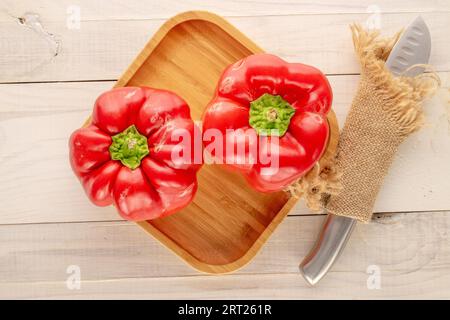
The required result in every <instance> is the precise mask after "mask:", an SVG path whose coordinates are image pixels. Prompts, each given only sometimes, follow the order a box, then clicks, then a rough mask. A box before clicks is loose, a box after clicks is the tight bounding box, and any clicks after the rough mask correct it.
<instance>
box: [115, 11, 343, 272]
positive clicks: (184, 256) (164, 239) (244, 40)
mask: <svg viewBox="0 0 450 320" xmlns="http://www.w3.org/2000/svg"><path fill="white" fill-rule="evenodd" d="M190 20H203V21H207V22H210V23H213V24H215V25H216V26H218V27H219V28H221V29H222V30H223V31H225V32H226V33H228V34H229V35H230V36H231V37H233V38H234V39H236V40H237V41H238V42H240V43H241V44H242V45H243V46H244V47H246V48H247V49H248V50H249V51H251V52H253V53H262V52H264V50H263V49H262V48H260V47H259V46H258V45H256V44H255V43H254V42H253V41H252V40H251V39H250V38H248V37H247V36H245V35H244V34H243V33H242V32H241V31H240V30H239V29H237V28H236V27H234V26H233V25H232V24H230V23H229V22H228V21H226V20H225V19H224V18H222V17H221V16H219V15H216V14H214V13H211V12H208V11H186V12H182V13H179V14H177V15H175V16H173V17H171V18H169V19H168V20H167V21H166V22H165V23H164V24H162V25H161V27H160V28H159V29H158V30H157V31H156V33H155V34H154V35H153V36H152V37H151V39H150V40H149V41H148V42H147V44H146V45H145V46H144V48H143V49H142V50H141V51H140V53H139V54H138V55H137V57H136V58H135V59H134V60H133V61H132V62H131V64H130V65H129V66H128V68H127V69H126V70H125V71H124V72H123V73H122V75H121V76H120V78H119V79H118V80H117V82H116V83H115V85H114V88H117V87H124V86H126V85H127V83H128V82H129V81H130V80H131V78H132V77H133V76H134V74H135V73H136V72H137V71H138V69H139V68H140V67H141V66H142V64H143V63H144V62H145V61H146V59H147V58H148V57H149V55H150V54H151V53H152V52H153V50H155V49H156V48H157V46H158V45H159V44H160V43H161V41H162V40H163V39H164V38H165V37H166V36H167V34H168V33H169V32H170V31H171V30H172V29H173V28H174V27H176V26H177V25H179V24H182V23H184V22H187V21H190ZM327 120H328V123H329V127H330V138H329V141H328V146H327V149H326V150H325V152H324V154H323V155H322V158H321V160H322V159H324V158H327V157H328V156H329V155H330V154H334V152H335V150H336V147H337V142H338V136H339V130H338V123H337V118H336V115H335V113H334V111H333V110H330V112H329V113H328V116H327ZM332 129H334V130H335V132H334V135H335V136H334V137H332V134H331V133H333V130H332ZM319 161H320V160H319ZM299 199H300V198H298V197H290V198H289V199H288V200H287V201H286V203H285V204H284V206H283V207H282V208H281V210H280V211H278V213H277V214H276V215H275V216H274V218H273V219H272V221H271V222H270V223H269V224H268V225H267V227H266V228H265V229H264V231H263V232H262V233H261V234H260V235H259V236H258V238H257V239H256V240H255V242H254V243H253V244H252V245H251V246H250V247H249V249H248V250H247V252H246V253H245V254H244V255H242V256H241V257H239V258H237V259H236V260H234V261H232V262H229V263H226V264H209V263H205V262H203V261H200V260H199V259H197V258H196V257H194V256H193V255H191V254H190V253H189V252H188V251H187V250H185V249H184V248H183V247H181V246H180V245H179V244H178V243H177V242H176V241H174V240H172V239H171V238H169V237H168V236H167V235H166V234H164V233H163V232H161V231H160V230H159V229H158V228H156V227H154V226H153V225H152V224H150V223H148V222H147V221H141V222H136V224H137V225H139V226H140V227H141V228H143V229H144V230H145V231H146V232H147V233H149V234H150V235H152V236H153V237H154V238H155V239H157V240H158V241H159V242H160V243H161V244H162V245H164V246H165V247H166V248H167V249H169V250H170V251H172V252H173V253H175V254H176V255H177V256H178V257H179V258H180V259H181V260H182V261H184V262H185V263H187V264H188V265H190V266H191V267H193V268H194V269H196V270H198V271H200V272H204V273H209V274H225V273H231V272H234V271H236V270H238V269H240V268H242V267H244V266H245V265H247V264H248V263H249V262H250V261H251V260H252V259H253V258H254V257H255V256H256V255H257V253H258V252H259V251H260V250H261V249H262V247H263V245H264V244H265V243H266V242H267V240H268V239H269V237H270V236H271V235H272V233H273V232H274V231H275V229H276V228H277V227H278V225H279V224H280V223H281V222H282V221H283V220H284V218H285V217H286V216H287V214H288V213H289V211H290V210H291V209H292V208H293V206H294V205H295V204H296V203H297V202H298V200H299Z"/></svg>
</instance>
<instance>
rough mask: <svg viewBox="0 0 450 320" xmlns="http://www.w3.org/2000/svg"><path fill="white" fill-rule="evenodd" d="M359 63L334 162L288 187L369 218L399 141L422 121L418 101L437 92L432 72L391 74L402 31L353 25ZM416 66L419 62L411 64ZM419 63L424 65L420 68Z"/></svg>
mask: <svg viewBox="0 0 450 320" xmlns="http://www.w3.org/2000/svg"><path fill="white" fill-rule="evenodd" d="M351 31H352V35H353V44H354V47H355V52H356V55H357V58H358V60H359V63H360V66H361V78H360V82H359V86H358V91H357V93H356V95H355V97H354V99H353V103H352V106H351V109H350V112H349V114H348V116H347V119H346V122H345V125H344V127H343V129H342V132H341V135H340V140H339V145H338V149H337V155H336V159H335V162H334V163H330V164H327V165H326V166H325V167H326V170H325V171H324V170H323V168H322V169H321V168H320V166H319V165H316V167H315V168H314V169H313V170H311V171H310V172H309V173H308V174H306V175H305V176H304V177H303V178H302V179H300V180H299V181H297V182H296V183H294V184H293V185H292V186H290V187H289V188H288V191H289V192H291V193H292V194H293V195H294V196H300V195H302V196H303V197H304V198H305V200H306V203H307V205H308V206H309V207H310V208H311V209H313V210H320V209H321V208H323V206H325V208H326V209H327V210H328V211H329V212H331V213H333V214H336V215H340V216H346V217H351V218H355V219H357V220H359V221H361V222H369V221H370V220H371V218H372V210H373V206H374V203H375V199H376V197H377V194H378V191H379V189H380V187H381V184H382V182H383V180H384V177H385V176H386V174H387V172H388V169H389V167H390V165H391V163H392V161H393V159H394V155H395V153H396V151H397V149H398V147H399V145H400V144H401V143H402V142H403V141H404V140H405V138H406V137H408V136H409V135H410V134H411V133H413V132H415V131H417V130H418V129H419V128H420V127H421V125H422V124H423V122H424V116H423V112H422V108H421V103H422V101H423V100H424V99H425V98H426V97H427V96H430V95H431V94H432V93H434V92H435V91H436V89H437V88H438V87H439V85H440V81H439V78H438V76H437V75H436V73H434V72H430V73H423V74H421V75H419V76H416V77H405V76H399V77H395V76H393V75H392V74H391V72H390V71H389V70H388V69H387V68H386V66H385V60H386V59H387V57H388V56H389V53H390V52H391V50H392V47H393V46H394V44H395V43H396V41H397V40H398V38H399V36H400V33H397V34H396V35H395V36H394V37H392V38H381V37H380V36H379V32H377V31H366V30H364V29H363V28H362V27H361V26H359V25H352V26H351ZM413 67H419V66H413ZM420 67H423V66H420Z"/></svg>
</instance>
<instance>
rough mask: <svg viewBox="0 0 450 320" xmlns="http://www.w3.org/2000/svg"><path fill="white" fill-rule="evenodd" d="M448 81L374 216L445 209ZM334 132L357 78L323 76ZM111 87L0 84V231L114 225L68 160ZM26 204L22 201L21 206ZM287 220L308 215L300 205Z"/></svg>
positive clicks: (404, 150)
mask: <svg viewBox="0 0 450 320" xmlns="http://www.w3.org/2000/svg"><path fill="white" fill-rule="evenodd" d="M449 74H450V73H442V74H441V77H442V78H443V81H444V85H445V87H444V88H443V89H442V91H441V93H440V94H439V95H438V96H437V97H435V98H434V99H433V100H431V101H430V102H429V103H427V105H426V113H427V117H428V118H427V119H428V120H427V121H428V125H427V126H426V127H425V128H423V130H421V131H420V132H419V133H417V134H415V135H414V136H412V137H411V138H410V139H409V140H408V141H407V142H405V144H404V145H402V146H401V149H400V151H399V154H398V157H397V161H395V162H394V164H393V167H392V170H391V172H390V174H389V176H388V177H387V179H386V182H385V184H384V186H383V188H382V190H381V194H380V196H379V198H378V201H377V203H376V206H375V211H377V212H393V211H430V210H447V209H450V197H449V196H448V190H450V181H449V179H448V174H444V173H445V172H448V169H446V168H447V165H448V163H449V162H450V138H449V134H450V123H449V121H448V119H449V111H448V108H449V105H448V102H447V100H448V86H449V83H450V82H449V80H450V78H449ZM329 79H330V82H331V84H332V87H333V90H334V96H335V100H334V109H335V110H336V113H337V115H338V119H339V122H340V125H341V126H342V124H343V122H344V120H345V116H346V114H347V112H348V108H349V106H350V104H351V99H352V97H353V95H354V93H355V90H356V85H357V81H358V76H332V77H329ZM112 84H113V82H88V83H44V84H15V85H12V84H8V85H0V105H1V106H2V107H1V108H0V176H1V177H2V180H1V183H0V203H2V206H1V208H0V224H11V223H33V222H68V221H69V222H70V221H103V220H116V219H120V218H119V216H118V215H117V214H116V213H115V211H114V209H112V208H99V207H95V206H93V205H91V204H90V203H89V201H88V200H87V198H86V197H85V195H84V193H83V191H82V188H81V186H80V185H79V183H78V181H77V179H76V178H75V177H74V175H73V173H72V171H71V169H70V166H69V161H68V146H67V142H68V138H69V136H70V134H71V132H72V131H73V130H75V129H76V128H77V127H79V126H80V125H81V124H82V123H83V122H84V120H85V119H86V117H87V116H88V115H89V113H90V110H91V105H92V103H93V101H94V100H95V98H96V97H97V95H98V94H100V93H101V92H102V91H104V90H107V89H108V88H110V87H111V86H112ZM24 200H26V201H24ZM292 213H293V214H305V213H310V212H309V211H308V210H307V209H305V207H304V205H303V204H302V203H299V205H298V206H297V207H296V208H295V209H294V210H293V212H292Z"/></svg>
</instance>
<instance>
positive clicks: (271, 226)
mask: <svg viewBox="0 0 450 320" xmlns="http://www.w3.org/2000/svg"><path fill="white" fill-rule="evenodd" d="M258 52H263V50H262V49H261V48H259V47H258V46H257V45H256V44H254V43H253V42H252V41H251V40H250V39H248V38H247V37H246V36H244V35H243V34H242V33H241V32H240V31H239V30H237V29H236V28H235V27H233V26H232V25H230V24H229V23H228V22H227V21H225V20H224V19H222V18H221V17H219V16H217V15H214V14H211V13H208V12H199V11H192V12H185V13H182V14H179V15H177V16H175V17H173V18H171V19H169V20H168V21H167V22H166V23H165V24H164V25H163V26H162V27H161V28H160V29H159V30H158V32H156V34H155V35H154V36H153V38H152V39H151V40H150V41H149V42H148V44H147V45H146V46H145V48H144V49H143V50H142V52H141V53H140V54H139V55H138V56H137V58H136V59H135V60H134V61H133V62H132V63H131V65H130V66H129V68H128V69H127V70H126V71H125V73H124V74H123V75H122V77H121V78H120V79H119V80H118V81H117V83H116V85H115V86H116V87H123V86H150V87H155V88H161V89H168V90H171V91H174V92H176V93H177V94H179V95H180V96H181V97H183V98H184V99H185V100H186V101H187V102H188V104H189V106H190V107H191V115H192V117H193V118H194V120H198V119H200V118H201V115H202V113H203V109H204V107H205V106H206V104H207V103H208V101H209V100H210V99H211V97H212V95H213V92H214V89H215V86H216V83H217V81H218V79H219V76H220V74H221V73H222V71H223V70H224V69H225V67H226V66H228V65H229V64H231V63H234V62H236V61H237V60H239V59H241V58H243V57H246V56H248V55H251V54H253V53H258ZM328 121H329V124H330V128H331V133H332V134H331V138H330V139H329V142H328V148H327V151H326V152H325V154H324V156H323V157H322V160H323V159H324V158H326V157H330V156H331V155H333V154H334V151H335V149H336V145H337V140H338V127H337V121H336V117H335V114H334V113H333V112H330V114H329V117H328ZM322 160H321V161H322ZM198 183H199V188H198V192H197V194H196V196H195V198H194V201H193V202H192V203H191V204H190V205H189V206H188V207H186V208H185V209H183V210H181V211H180V212H178V213H176V214H174V215H171V216H168V217H164V218H161V219H156V220H153V221H145V222H140V223H138V224H139V225H140V226H141V227H142V228H144V229H145V230H146V231H147V232H148V233H150V234H151V235H152V236H153V237H155V238H156V239H158V240H159V241H160V242H161V243H163V244H164V245H165V246H166V247H167V248H169V249H170V250H172V251H173V252H174V253H176V254H177V255H178V256H179V257H181V258H182V259H183V260H185V261H186V262H187V263H188V264H190V265H191V266H193V267H194V268H196V269H197V270H200V271H203V272H207V273H226V272H232V271H235V270H237V269H238V268H240V267H242V266H244V265H245V264H246V263H248V262H249V261H250V260H251V259H252V258H253V257H254V256H255V255H256V253H257V252H258V250H259V249H261V247H262V246H263V244H264V243H265V242H266V241H267V239H268V238H269V236H270V235H271V234H272V232H273V231H274V230H275V228H276V227H277V226H278V225H279V224H280V222H281V221H282V220H283V218H284V217H285V216H286V215H287V214H288V212H289V210H290V209H291V208H292V207H293V206H294V204H295V203H296V202H297V199H295V198H290V197H289V195H288V194H287V193H284V192H278V193H272V194H263V193H259V192H256V191H254V190H252V189H251V188H250V187H249V186H248V185H247V183H246V181H245V180H244V179H243V177H241V176H240V175H239V174H237V173H232V172H230V171H227V170H226V169H223V168H221V167H220V166H217V165H216V166H214V165H205V166H203V168H202V169H201V170H200V172H199V174H198Z"/></svg>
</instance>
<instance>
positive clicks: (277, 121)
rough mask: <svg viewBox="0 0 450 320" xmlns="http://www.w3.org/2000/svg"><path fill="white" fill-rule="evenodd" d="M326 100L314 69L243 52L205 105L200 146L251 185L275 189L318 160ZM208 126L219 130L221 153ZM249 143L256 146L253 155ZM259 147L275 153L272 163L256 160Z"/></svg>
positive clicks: (324, 137)
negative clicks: (239, 152) (201, 143)
mask: <svg viewBox="0 0 450 320" xmlns="http://www.w3.org/2000/svg"><path fill="white" fill-rule="evenodd" d="M331 101H332V93H331V88H330V85H329V83H328V81H327V79H326V77H325V76H324V75H323V74H322V73H321V72H320V71H319V70H317V69H316V68H313V67H310V66H307V65H304V64H300V63H287V62H285V61H284V60H282V59H280V58H278V57H276V56H274V55H270V54H256V55H252V56H249V57H247V58H244V59H242V60H240V61H238V62H236V63H235V64H233V65H231V66H229V67H228V68H227V69H226V70H225V71H224V73H223V74H222V76H221V78H220V80H219V83H218V86H217V89H216V93H215V96H214V98H213V99H212V101H211V102H210V103H209V105H208V106H207V108H206V110H205V113H204V116H203V132H204V135H205V137H204V145H205V148H206V151H209V153H210V155H212V157H213V159H214V160H215V161H216V162H221V163H225V164H226V165H227V166H229V167H232V168H235V169H237V170H239V171H241V172H242V173H243V174H244V175H245V177H246V179H247V180H248V182H249V183H250V184H251V185H252V186H253V187H254V188H256V189H257V190H259V191H263V192H272V191H278V190H281V189H283V188H285V187H286V186H287V185H289V184H291V183H293V182H294V181H295V180H297V179H298V178H300V177H301V176H302V175H304V174H305V173H306V172H307V171H308V170H310V169H311V167H312V166H313V165H314V164H315V162H316V161H318V160H319V159H320V157H321V155H322V153H323V151H324V149H325V147H326V144H327V140H328V135H329V128H328V122H327V119H326V115H327V112H328V111H329V110H330V107H331ZM210 129H215V130H219V131H220V132H221V133H222V135H223V137H224V139H223V145H222V152H217V149H218V148H216V147H213V146H212V145H213V144H214V143H216V144H217V141H215V138H214V139H213V138H209V137H208V134H207V132H208V130H210ZM252 136H257V137H258V138H257V140H256V141H255V140H254V139H253V140H252ZM209 140H210V141H209ZM219 144H220V143H219ZM275 144H277V147H276V148H275ZM216 146H217V145H216ZM227 147H228V149H227ZM252 147H253V148H256V149H257V150H258V155H259V156H258V157H257V159H255V156H254V155H255V154H254V153H251V149H252ZM272 147H273V148H272ZM229 148H231V152H230V151H229V150H230V149H229ZM208 149H209V150H208ZM225 150H226V152H225ZM238 150H241V151H243V152H241V154H238ZM271 150H272V151H271ZM274 150H275V151H274ZM261 152H262V153H264V152H266V153H267V154H268V156H270V157H271V158H272V159H275V158H276V159H277V168H271V166H272V164H270V163H265V162H267V161H262V160H261V158H260V156H261V154H262V153H261ZM267 169H270V170H267ZM264 170H266V171H264Z"/></svg>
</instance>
